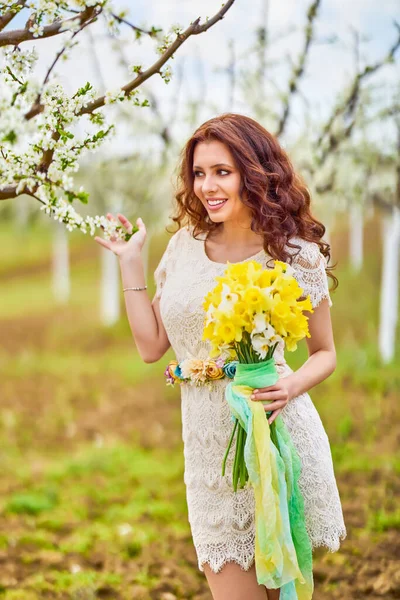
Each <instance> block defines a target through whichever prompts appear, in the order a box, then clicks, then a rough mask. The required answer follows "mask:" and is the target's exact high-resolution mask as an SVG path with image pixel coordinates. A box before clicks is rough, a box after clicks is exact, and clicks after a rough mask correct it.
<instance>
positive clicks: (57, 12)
mask: <svg viewBox="0 0 400 600" xmlns="http://www.w3.org/2000/svg"><path fill="white" fill-rule="evenodd" d="M109 4H110V0H30V1H28V2H27V3H26V6H27V8H28V9H29V10H30V15H31V21H32V23H33V25H32V26H31V28H30V29H29V31H31V32H32V33H33V35H34V37H38V36H40V35H42V34H43V26H44V25H47V24H49V23H53V22H54V21H55V20H57V19H64V18H66V17H67V16H70V11H71V10H85V8H90V7H93V6H98V7H100V8H104V7H106V6H107V5H109Z"/></svg>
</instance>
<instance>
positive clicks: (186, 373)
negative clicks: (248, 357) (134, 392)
mask: <svg viewBox="0 0 400 600" xmlns="http://www.w3.org/2000/svg"><path fill="white" fill-rule="evenodd" d="M238 362H239V361H237V360H229V361H228V360H226V359H223V358H218V359H217V360H212V359H210V358H206V359H204V360H202V359H200V358H185V360H182V361H181V362H179V363H178V361H177V360H171V361H170V362H169V363H168V365H167V368H166V369H165V371H164V375H165V377H166V380H167V385H174V384H175V382H178V383H180V384H182V383H189V384H190V385H198V386H200V385H207V384H208V385H209V384H210V383H211V382H212V381H216V380H217V379H222V378H223V377H228V378H229V379H233V378H234V376H235V373H236V365H237V364H238Z"/></svg>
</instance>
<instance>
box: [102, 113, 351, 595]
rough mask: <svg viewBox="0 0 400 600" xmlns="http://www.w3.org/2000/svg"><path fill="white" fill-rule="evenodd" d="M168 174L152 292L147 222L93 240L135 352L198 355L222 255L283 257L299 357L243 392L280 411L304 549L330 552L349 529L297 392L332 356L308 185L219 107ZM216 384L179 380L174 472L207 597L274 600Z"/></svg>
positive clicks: (325, 453) (325, 255)
mask: <svg viewBox="0 0 400 600" xmlns="http://www.w3.org/2000/svg"><path fill="white" fill-rule="evenodd" d="M179 179H180V187H179V190H178V192H177V195H176V201H177V210H176V215H175V216H174V217H173V221H175V222H176V223H178V225H179V229H178V231H177V232H176V233H175V234H174V235H173V236H172V237H171V238H170V240H169V243H168V246H167V249H166V251H165V253H164V255H163V256H162V258H161V261H160V263H159V265H158V267H157V269H156V271H155V280H156V284H157V291H156V294H155V297H154V299H153V301H152V302H151V301H150V299H149V297H148V295H147V293H146V292H144V291H143V289H145V278H144V272H143V267H142V262H141V257H140V252H141V249H142V247H143V244H144V241H145V238H146V228H145V225H144V223H143V222H142V221H141V219H138V220H137V225H138V227H139V231H137V232H136V233H135V234H134V235H133V236H132V237H131V238H130V240H129V241H128V242H121V241H114V240H111V241H106V240H103V239H102V238H95V239H96V241H97V242H98V243H100V244H101V245H102V246H104V247H105V248H108V249H110V250H111V251H112V252H114V253H115V254H116V255H117V256H118V257H119V261H120V266H121V273H122V280H123V287H124V290H125V291H126V294H125V302H126V309H127V313H128V319H129V323H130V326H131V329H132V333H133V336H134V338H135V342H136V346H137V348H138V351H139V353H140V355H141V357H142V359H143V360H144V361H145V362H147V363H150V362H155V361H158V360H160V358H162V356H163V355H164V354H165V352H166V351H167V350H168V348H169V347H170V345H171V346H172V348H173V350H174V352H175V354H176V358H177V361H178V362H180V361H181V360H184V359H185V358H188V357H191V358H200V359H205V358H207V356H208V352H209V346H208V341H201V337H202V331H203V324H204V310H203V308H202V302H203V299H204V297H205V295H206V294H207V292H208V291H209V290H210V289H212V288H213V287H214V285H215V276H217V275H222V274H223V271H224V269H225V267H226V262H227V261H229V262H231V263H238V262H244V261H246V260H250V259H252V260H255V261H257V262H259V263H261V264H262V265H263V266H264V267H268V265H270V266H272V263H271V262H269V261H272V259H278V260H282V261H286V262H289V263H290V264H291V265H292V267H293V268H294V270H295V277H296V279H297V281H298V282H299V284H300V286H301V287H302V288H303V290H304V295H305V296H307V295H310V298H311V302H312V305H313V308H314V312H313V313H308V316H309V330H310V333H311V338H307V345H308V354H309V358H308V360H307V361H306V362H305V363H304V365H302V367H301V368H300V369H298V370H297V371H295V372H293V371H292V369H291V368H290V367H289V366H288V365H287V363H286V361H285V357H284V353H283V347H279V346H278V347H277V349H276V351H275V354H274V357H275V362H276V365H277V369H278V373H279V376H280V378H279V381H278V383H277V384H276V385H274V386H270V387H269V388H263V389H260V390H258V393H256V394H255V398H254V400H255V401H265V400H269V401H272V402H271V403H270V404H268V408H267V410H268V411H272V413H271V415H270V417H269V422H270V423H272V422H273V420H274V419H276V417H277V416H278V415H279V414H280V413H281V414H282V419H283V421H284V423H285V425H286V426H287V428H288V430H289V432H290V434H291V436H292V439H293V443H294V445H295V447H296V449H297V451H298V454H299V456H300V459H301V463H302V473H301V478H300V480H299V486H300V489H301V492H302V495H303V498H304V505H305V519H306V527H307V532H308V535H309V538H310V541H311V544H312V546H313V547H316V546H321V545H325V546H327V547H328V548H329V549H330V550H331V551H336V550H337V549H338V548H339V543H340V542H339V540H340V539H343V538H344V537H345V535H346V529H345V525H344V522H343V514H342V508H341V504H340V498H339V494H338V490H337V486H336V481H335V476H334V471H333V466H332V458H331V452H330V447H329V441H328V438H327V435H326V433H325V430H324V427H323V425H322V423H321V420H320V418H319V415H318V413H317V411H316V409H315V407H314V405H313V403H312V401H311V399H310V396H309V395H308V393H307V392H308V390H309V389H310V388H312V387H314V386H315V385H317V384H318V383H320V382H321V381H323V380H324V379H326V378H327V377H329V375H330V374H331V373H332V372H333V371H334V369H335V366H336V354H335V346H334V340H333V334H332V325H331V318H330V310H329V309H330V306H331V305H332V302H331V299H330V295H329V290H328V283H327V281H328V280H327V272H326V264H327V261H328V260H329V246H328V244H326V243H324V242H322V241H321V238H322V236H323V235H324V233H325V227H324V226H323V225H322V224H321V223H319V222H318V221H317V220H316V219H315V218H314V217H313V216H312V214H311V212H310V196H309V193H308V191H307V189H306V187H305V186H304V184H303V183H302V181H301V180H300V178H299V176H298V175H296V174H295V173H294V170H293V167H292V165H291V162H290V160H289V158H288V156H287V155H286V153H285V152H284V151H283V149H282V148H281V147H280V145H279V144H278V142H277V140H276V139H275V138H274V137H273V136H272V135H271V134H270V133H268V132H267V131H266V130H265V129H264V128H263V127H262V126H261V125H259V124H258V123H257V122H256V121H254V120H253V119H250V118H248V117H245V116H241V115H237V114H224V115H222V116H220V117H216V118H214V119H211V120H210V121H207V122H206V123H204V124H203V125H202V126H201V127H199V129H198V130H197V131H196V132H195V133H194V135H193V136H192V137H191V138H190V140H189V141H188V142H187V144H186V147H185V149H184V151H183V155H182V163H181V168H180V176H179ZM108 218H110V219H112V218H113V216H112V215H111V214H109V215H108ZM118 218H119V221H120V222H121V223H122V225H123V226H124V227H125V228H126V231H127V232H131V231H132V224H131V223H130V222H129V221H128V220H127V219H126V218H125V217H124V216H123V215H120V214H119V215H118ZM329 275H330V276H331V278H332V279H333V280H334V283H335V284H337V280H336V278H335V277H334V276H333V275H332V274H331V273H329ZM132 288H134V289H132ZM137 288H139V289H137ZM227 382H228V380H227V379H226V378H224V379H220V380H218V381H214V382H213V387H212V388H211V389H210V388H209V387H206V386H203V387H196V386H189V385H182V386H181V405H182V437H183V442H184V457H185V475H184V481H185V484H186V494H187V503H188V514H189V521H190V526H191V531H192V536H193V542H194V546H195V549H196V552H197V557H198V564H199V569H200V570H201V571H204V572H205V575H206V577H207V581H208V584H209V586H210V589H211V592H212V594H213V598H214V599H215V600H243V599H247V598H248V599H251V600H258V599H260V600H261V599H264V600H265V599H266V598H268V599H269V600H275V599H277V598H279V596H280V592H279V590H267V589H266V588H265V586H263V585H259V584H258V582H257V578H256V572H255V566H254V543H255V537H254V536H255V530H254V494H253V489H252V488H251V487H247V488H243V489H239V490H238V491H237V492H236V493H235V492H234V491H233V489H232V480H231V478H230V476H229V474H230V473H231V472H232V462H233V457H234V447H232V448H231V451H230V455H229V456H228V461H227V465H226V475H225V477H222V476H221V464H222V458H223V455H224V452H225V450H226V447H227V443H228V440H229V436H230V434H231V431H232V421H231V416H230V410H229V407H228V404H227V402H226V400H225V396H224V390H225V387H226V384H227Z"/></svg>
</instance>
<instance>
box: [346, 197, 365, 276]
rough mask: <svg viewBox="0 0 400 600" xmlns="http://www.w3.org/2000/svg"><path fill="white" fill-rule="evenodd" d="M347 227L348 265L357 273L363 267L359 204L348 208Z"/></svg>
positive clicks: (362, 240)
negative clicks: (348, 237) (348, 236)
mask: <svg viewBox="0 0 400 600" xmlns="http://www.w3.org/2000/svg"><path fill="white" fill-rule="evenodd" d="M349 225H350V227H349V235H350V239H349V242H350V243H349V249H350V265H351V267H352V269H353V271H355V272H356V273H358V272H359V271H361V269H362V266H363V243H364V235H363V234H364V215H363V208H362V206H361V204H360V203H359V202H354V203H353V204H352V205H351V206H350V213H349Z"/></svg>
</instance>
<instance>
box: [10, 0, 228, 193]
mask: <svg viewBox="0 0 400 600" xmlns="http://www.w3.org/2000/svg"><path fill="white" fill-rule="evenodd" d="M234 2H235V0H228V1H227V2H226V3H225V4H224V5H223V6H222V8H221V9H220V10H219V11H218V13H216V14H215V15H214V17H213V18H212V19H209V20H207V21H206V23H204V24H203V25H199V22H200V17H199V18H198V19H196V20H195V21H194V22H193V23H191V25H189V27H188V28H187V29H186V30H185V31H184V32H182V33H180V34H178V35H177V37H176V39H175V41H174V42H172V44H170V45H169V46H168V48H167V49H166V50H165V52H164V53H163V54H162V56H161V57H160V58H159V59H158V60H157V61H156V62H155V63H154V64H153V65H152V66H151V67H149V68H148V69H147V70H146V71H143V72H141V73H139V74H138V75H137V77H135V79H134V80H133V81H131V82H129V83H128V84H126V85H125V86H124V87H122V88H121V89H122V90H123V91H124V92H125V94H126V95H129V94H130V92H131V91H133V90H134V89H136V88H137V87H139V86H140V85H141V84H142V83H143V82H144V81H146V80H147V79H149V78H150V77H151V76H152V75H154V74H155V73H159V72H160V69H161V67H162V66H163V65H164V64H165V63H166V62H167V61H168V59H169V58H171V56H173V54H174V53H175V52H176V51H177V49H178V48H179V47H180V46H181V45H182V44H183V43H184V42H185V41H186V40H187V39H188V38H189V37H190V36H192V35H198V34H199V33H204V32H205V31H207V30H208V29H210V27H212V26H213V25H215V23H217V22H218V21H219V20H221V19H223V17H224V16H225V14H226V13H227V11H228V10H229V9H230V8H231V6H232V5H233V3H234ZM100 12H101V10H98V8H97V7H94V8H93V7H92V8H90V9H86V10H84V11H83V12H82V13H81V16H80V20H81V26H82V25H83V24H84V23H85V22H86V21H88V20H89V19H91V18H92V17H94V16H96V17H97V15H98V14H99V13H100ZM76 18H77V17H75V18H74V20H76ZM71 21H72V19H68V20H67V21H61V22H60V23H57V24H55V23H52V25H49V26H48V27H47V28H45V30H46V29H47V32H46V31H45V33H47V35H43V36H41V37H49V36H50V35H57V34H58V33H60V28H61V27H62V25H63V23H64V24H65V23H66V22H71ZM49 28H52V29H51V31H50V30H49ZM55 28H57V30H55ZM21 31H22V32H24V34H26V33H27V30H26V29H24V30H21ZM9 33H10V34H15V33H18V34H19V37H20V38H21V39H20V41H25V40H27V39H32V37H23V36H22V34H21V32H9ZM28 33H30V32H28ZM2 35H3V36H4V34H0V46H1V45H3V46H4V45H6V44H9V43H19V42H15V40H16V39H17V38H18V36H15V35H14V37H12V36H11V37H9V38H7V39H8V40H10V39H13V40H14V42H10V41H7V42H6V43H5V42H4V39H5V38H4V37H3V38H2ZM2 39H3V43H2ZM104 104H105V96H100V97H99V98H97V99H96V100H93V102H90V103H89V104H88V105H87V106H86V107H84V108H83V109H82V110H81V111H79V112H78V113H77V115H78V116H80V115H83V114H88V113H92V112H93V111H94V110H96V109H97V108H100V107H101V106H104ZM43 109H44V106H43V105H42V104H37V105H35V106H34V107H32V109H31V110H30V111H29V112H28V113H26V115H25V119H27V120H29V119H32V118H33V117H35V116H36V115H38V114H39V113H41V112H42V111H43ZM56 136H59V134H58V133H57V132H54V134H53V138H54V139H56V140H57V139H58V138H57V137H56ZM53 155H54V150H47V151H46V152H44V153H43V160H42V162H41V163H40V165H39V167H38V169H39V170H40V171H44V172H46V171H47V170H48V168H49V166H50V164H51V162H52V160H53ZM34 192H35V190H33V192H32V194H34ZM24 193H27V192H26V190H25V189H22V190H21V191H20V192H19V193H18V194H17V186H16V185H15V186H14V185H8V186H6V187H4V188H2V189H1V188H0V200H6V199H8V198H16V197H17V196H19V195H22V194H24ZM32 194H31V195H32Z"/></svg>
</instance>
